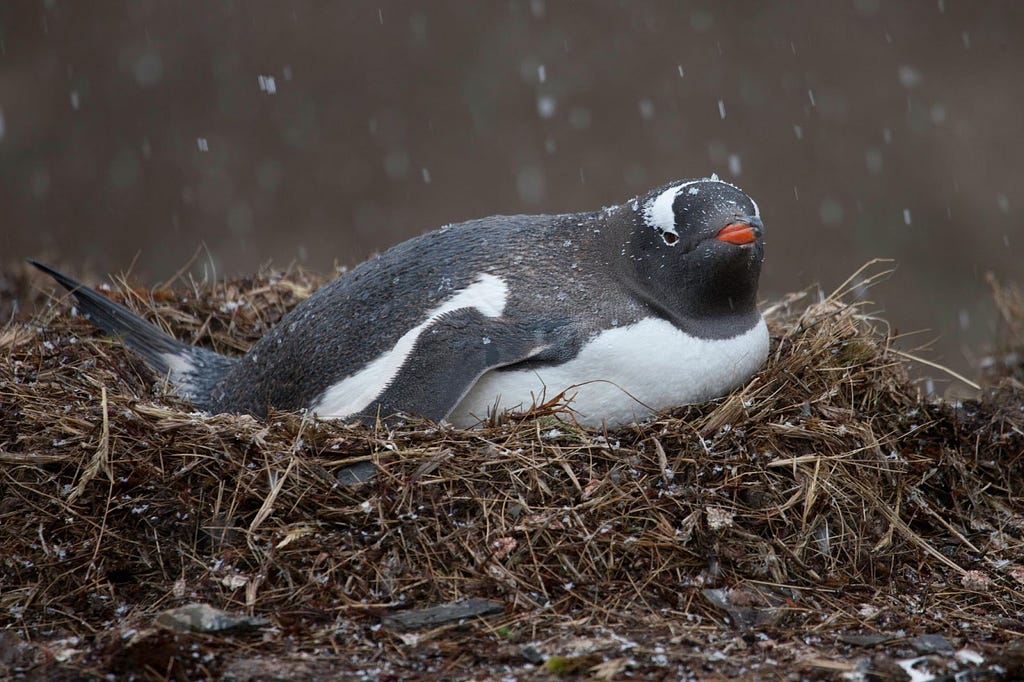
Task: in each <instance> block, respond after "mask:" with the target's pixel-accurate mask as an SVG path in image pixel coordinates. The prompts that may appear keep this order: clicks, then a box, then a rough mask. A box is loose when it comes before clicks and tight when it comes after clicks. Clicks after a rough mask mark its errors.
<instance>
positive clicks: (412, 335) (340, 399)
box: [312, 273, 508, 418]
mask: <svg viewBox="0 0 1024 682" xmlns="http://www.w3.org/2000/svg"><path fill="white" fill-rule="evenodd" d="M507 300H508V285H507V284H506V283H505V280H503V279H502V278H500V277H498V276H496V275H491V274H488V273H481V274H480V275H479V276H478V277H477V278H476V280H475V281H474V282H473V283H472V284H470V285H469V286H468V287H466V288H465V289H462V290H461V291H459V292H457V293H456V294H455V295H454V296H452V297H451V298H449V299H448V300H447V301H445V302H444V303H442V304H441V305H439V306H438V307H436V308H434V309H433V310H431V311H430V312H428V313H427V316H426V319H424V320H423V322H421V323H420V324H418V325H416V326H415V327H413V328H412V329H410V330H409V331H407V332H406V333H405V334H402V336H401V337H400V338H399V339H398V341H397V342H396V343H395V345H394V347H393V348H392V349H391V350H389V351H386V352H385V353H383V354H382V355H380V356H379V357H377V358H376V359H375V360H373V361H372V362H370V363H369V364H367V365H366V366H365V367H363V369H361V370H359V371H358V372H356V373H355V374H352V375H351V376H348V377H346V378H344V379H342V380H341V381H339V382H338V383H336V384H334V385H333V386H330V387H329V388H328V389H327V390H326V391H324V393H323V395H322V396H321V397H320V400H318V401H317V402H316V403H315V404H314V405H313V407H312V410H313V412H316V413H317V414H319V415H320V416H322V417H339V418H340V417H347V416H349V415H351V414H356V413H358V412H360V411H361V410H363V409H365V408H366V407H367V406H369V405H370V404H371V403H372V402H373V401H374V400H375V399H376V398H377V397H378V396H380V394H381V393H382V392H383V391H384V389H385V388H387V387H388V385H389V384H390V383H391V382H392V381H394V378H395V377H396V376H398V372H399V371H401V369H402V366H403V365H404V364H405V361H406V360H407V359H408V358H409V354H410V353H411V352H412V349H413V348H414V347H415V345H416V340H417V339H419V337H420V334H422V333H423V332H424V331H426V330H427V328H428V327H430V325H432V324H434V323H435V322H436V321H437V320H438V318H439V317H441V316H442V315H444V314H445V313H450V312H452V311H455V310H461V309H463V308H475V309H477V310H478V311H480V314H482V315H484V316H486V317H500V316H501V315H502V313H504V312H505V303H506V302H507Z"/></svg>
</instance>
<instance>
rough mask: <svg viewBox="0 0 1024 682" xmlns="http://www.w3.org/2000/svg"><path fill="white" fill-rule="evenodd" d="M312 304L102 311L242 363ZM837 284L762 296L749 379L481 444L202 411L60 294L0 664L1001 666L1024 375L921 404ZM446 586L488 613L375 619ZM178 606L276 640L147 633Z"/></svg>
mask: <svg viewBox="0 0 1024 682" xmlns="http://www.w3.org/2000/svg"><path fill="white" fill-rule="evenodd" d="M860 277H863V275H860ZM10 279H11V281H22V280H24V281H25V282H31V283H32V285H33V287H35V290H38V287H39V286H40V285H41V284H42V280H41V279H31V278H27V277H22V276H21V275H20V274H18V276H17V277H15V275H12V276H11V277H10ZM852 281H853V280H851V282H852ZM321 283H322V280H321V279H319V278H317V277H314V276H311V275H309V274H308V273H303V272H297V271H293V272H288V273H271V272H265V273H262V274H261V275H260V276H258V277H254V278H250V279H241V280H234V281H230V282H226V283H219V284H217V285H215V286H201V285H198V284H195V283H187V285H186V286H185V287H181V286H179V287H177V288H175V289H171V288H168V287H166V286H162V287H158V288H156V289H154V290H143V289H136V288H132V287H130V286H128V285H127V284H126V283H125V281H124V280H123V279H122V280H119V281H117V282H115V283H114V285H113V286H112V287H108V288H107V293H108V295H110V296H112V297H113V298H115V299H117V300H119V301H121V302H123V303H125V304H126V305H128V306H129V307H131V308H133V309H134V310H136V311H137V312H139V313H140V314H142V315H144V316H145V317H146V318H147V319H149V320H151V321H153V322H154V323H156V324H158V325H159V326H161V327H163V328H165V329H167V330H169V331H171V332H172V333H173V334H175V335H176V336H177V337H178V338H182V339H188V340H190V341H193V342H195V343H198V344H202V345H204V346H207V347H211V348H214V349H217V350H219V351H222V352H228V353H235V352H240V351H243V350H244V349H245V348H246V347H247V346H248V345H249V344H250V343H252V342H253V341H254V340H255V339H257V338H258V337H259V336H260V335H261V334H262V333H263V332H264V331H265V330H266V329H267V328H268V327H269V326H271V325H273V324H274V323H275V322H276V321H277V320H278V319H279V318H280V316H281V315H282V314H284V313H285V312H286V311H287V310H289V309H290V308H291V307H293V306H294V305H295V304H296V303H298V302H299V301H300V300H302V299H303V298H305V297H306V296H308V295H309V294H310V293H311V292H312V291H313V290H314V289H315V288H316V287H317V286H318V285H319V284H321ZM858 283H862V281H860V280H858ZM848 284H849V283H848ZM24 291H25V292H26V295H28V293H27V292H29V290H28V289H27V288H26V289H25V290H24ZM851 292H852V286H844V287H841V288H840V289H839V290H837V291H836V292H834V293H833V294H832V295H829V296H819V295H817V294H812V293H802V294H795V295H791V296H789V297H787V298H785V299H784V300H782V301H781V302H778V303H775V304H774V305H771V306H770V307H768V308H767V309H766V313H765V314H766V318H767V320H768V322H769V327H770V329H771V335H772V350H771V354H770V357H769V361H768V364H767V366H766V367H765V368H764V369H763V370H762V371H761V372H759V373H758V374H757V375H756V376H755V377H754V378H753V379H752V380H751V381H750V382H749V383H748V384H747V385H746V386H745V387H744V388H742V389H740V390H738V391H736V392H734V393H732V394H731V395H729V396H726V397H724V398H722V399H720V400H716V401H712V402H709V403H707V404H702V405H693V406H688V407H682V408H680V409H679V410H677V411H675V412H674V413H672V414H669V415H665V416H663V417H660V418H658V419H655V420H653V421H650V422H647V423H643V424H638V425H633V426H630V427H628V428H624V429H620V430H617V431H614V432H605V433H596V432H593V431H588V430H585V429H582V428H580V427H578V426H577V425H576V424H575V422H574V421H573V419H572V412H571V402H569V404H568V407H566V406H565V405H564V403H562V402H560V401H558V400H554V401H551V402H550V403H548V404H546V405H543V406H539V407H537V408H536V409H534V410H532V411H531V412H529V413H526V414H519V415H510V416H508V417H507V418H505V419H504V420H502V422H501V423H496V424H492V425H490V426H488V427H486V428H481V429H478V430H457V429H454V428H451V427H449V426H444V425H441V426H438V425H435V424H430V423H425V422H413V423H409V424H406V425H404V426H400V427H397V428H390V429H389V428H385V427H383V426H380V427H378V428H376V429H374V428H367V427H361V426H352V425H344V424H340V423H336V422H333V421H325V420H319V419H317V418H315V417H312V416H310V415H303V414H291V413H273V414H271V415H270V416H269V418H268V419H267V420H265V421H259V420H256V419H254V418H252V417H248V416H238V415H228V414H221V415H205V414H199V413H196V412H194V411H192V410H191V408H190V407H189V405H188V404H186V403H184V402H182V401H181V400H178V399H176V398H174V397H172V396H170V395H169V393H168V391H167V386H166V385H165V383H164V382H163V380H162V379H161V378H160V377H157V376H154V375H153V374H152V373H151V372H150V371H149V370H148V369H147V368H146V367H145V366H144V365H143V364H142V362H141V361H140V360H139V359H138V358H137V357H136V356H134V355H133V354H131V353H130V352H129V351H126V350H125V349H124V348H123V347H122V346H121V345H120V344H119V343H118V342H117V341H115V340H111V339H109V338H106V337H104V336H103V335H102V334H101V333H99V332H98V331H97V330H96V329H95V328H94V327H93V326H92V324H91V323H89V322H88V321H87V320H84V319H82V318H81V317H79V316H77V315H76V314H75V311H74V310H73V308H72V307H71V305H70V303H69V301H68V300H67V297H66V296H63V295H62V294H59V293H58V294H56V295H55V296H54V297H53V298H52V299H51V300H50V302H49V303H46V304H41V305H39V307H38V309H37V310H36V311H35V312H34V313H33V314H32V316H31V318H29V319H14V320H13V321H11V322H10V323H8V324H7V325H6V326H5V327H4V328H3V329H2V331H0V625H2V627H3V630H2V631H0V673H4V674H9V675H12V676H21V677H26V678H31V677H34V676H37V677H54V678H60V677H62V676H64V677H66V678H67V679H75V678H78V677H81V676H89V675H97V676H102V675H108V676H109V675H115V676H116V675H122V676H126V677H135V678H140V679H141V678H145V679H192V678H195V677H197V676H206V677H220V678H224V679H271V678H277V679H292V678H302V677H317V676H322V675H325V674H340V673H341V672H345V671H348V672H359V673H362V674H364V675H370V674H372V675H374V676H380V677H385V678H387V677H391V678H393V679H398V678H404V677H408V676H417V677H420V678H432V677H434V678H439V679H440V678H445V677H459V676H473V677H491V676H493V677H500V676H508V675H512V676H526V677H530V676H536V677H540V678H544V677H550V676H552V675H583V676H591V677H603V678H605V679H619V678H628V677H633V678H661V677H664V676H666V675H667V676H669V677H675V676H679V675H696V676H698V677H717V676H723V677H724V676H728V675H732V674H754V673H752V671H755V673H756V671H761V672H762V673H765V674H768V673H767V672H766V671H774V672H772V673H771V674H775V673H778V672H779V671H781V670H786V671H796V672H797V673H798V674H800V675H802V676H804V677H812V678H813V677H821V678H826V677H829V676H831V675H833V674H837V673H838V672H840V671H841V672H846V673H850V674H854V673H858V671H859V672H860V673H864V674H872V675H876V677H877V675H882V676H883V677H884V675H883V673H884V672H885V671H887V670H888V671H889V673H891V674H892V675H893V677H892V679H899V673H900V671H901V670H906V666H904V667H903V668H900V667H899V665H896V664H895V663H892V662H893V661H896V660H897V659H899V657H900V656H901V655H906V656H910V655H913V654H914V653H915V652H918V653H919V652H920V649H917V648H915V646H916V645H914V644H913V641H912V638H913V637H920V636H924V635H929V636H935V635H936V633H939V635H941V637H942V638H944V639H945V640H946V641H947V642H948V643H950V644H951V646H952V648H953V650H966V649H964V647H973V648H974V649H975V650H978V651H981V654H980V658H981V660H984V661H988V663H991V662H992V661H996V660H998V661H999V663H998V666H996V668H998V670H1004V671H1005V670H1011V671H1012V670H1019V668H1014V667H1013V666H1014V665H1018V663H1016V661H1018V660H1019V658H1020V657H1019V656H1018V653H1019V652H1017V651H1016V649H1014V645H1013V642H1015V641H1016V640H1017V639H1019V638H1020V637H1021V636H1024V619H1022V614H1024V500H1022V496H1021V490H1022V485H1021V481H1022V480H1024V385H1022V383H1021V381H1020V379H1019V378H1015V377H1013V376H1009V377H1005V378H1002V379H999V380H998V381H994V383H993V384H992V385H991V386H990V387H989V388H987V389H985V390H984V391H982V392H981V393H980V394H979V397H978V398H977V399H972V400H966V401H960V402H957V403H949V402H941V401H935V400H929V399H925V398H924V397H922V395H921V394H920V392H919V391H918V389H917V386H916V385H915V384H914V383H913V382H912V381H911V380H910V379H909V378H908V374H907V371H906V363H907V360H906V355H905V354H904V353H903V352H902V351H899V350H897V349H895V348H894V346H893V342H892V338H891V335H890V333H889V331H888V329H887V327H886V325H885V324H884V322H882V321H880V320H877V319H875V318H874V317H872V315H870V314H869V313H868V308H866V304H864V303H857V302H855V301H854V300H853V296H852V293H851ZM22 317H24V310H23V315H22ZM367 461H372V462H373V463H374V464H375V465H376V467H377V474H376V476H375V477H374V478H373V479H372V480H370V481H368V482H365V483H362V484H358V485H350V484H346V483H345V482H344V472H345V471H346V470H347V469H348V467H349V466H351V465H352V464H353V463H357V462H367ZM467 597H476V598H486V599H490V600H493V601H496V602H498V603H500V604H501V605H502V606H503V607H504V610H503V611H502V613H501V614H499V615H497V616H491V617H488V618H486V619H471V620H469V621H462V622H460V623H458V624H455V625H446V626H442V627H437V628H434V629H432V630H429V631H427V632H419V633H417V634H408V633H400V632H397V631H393V630H392V629H390V628H388V627H382V626H381V622H382V618H383V617H385V616H387V615H389V614H394V613H399V612H403V611H406V610H410V609H415V608H418V607H422V606H431V605H436V604H440V603H446V602H451V601H453V600H458V599H462V598H467ZM192 602H202V603H206V604H211V605H213V606H215V607H217V608H220V609H225V610H228V611H232V612H240V613H244V614H250V615H254V616H261V617H264V618H266V619H268V622H269V623H270V625H269V626H267V627H264V628H262V629H261V630H259V631H258V633H257V634H249V635H243V634H233V635H230V636H228V635H223V636H219V635H213V634H197V633H182V632H178V631H174V630H171V629H167V628H163V627H159V626H158V625H156V624H155V621H154V619H155V618H156V617H157V616H158V615H159V614H160V613H161V612H163V611H165V610H167V609H170V608H172V607H176V606H180V605H182V604H187V603H192ZM872 637H874V638H876V639H871V638H872ZM857 638H860V639H857ZM933 653H934V652H933ZM942 660H943V661H944V662H939V663H935V662H934V661H933V665H935V666H939V665H946V666H947V667H946V668H943V670H948V671H957V670H962V669H965V668H970V667H972V666H973V667H977V666H984V665H987V664H985V663H979V662H978V661H976V660H975V661H974V662H973V663H972V662H971V660H973V659H968V658H964V659H961V658H960V657H958V656H957V657H954V656H953V655H952V654H950V655H949V656H947V657H946V658H945V659H942ZM965 661H966V662H965ZM993 665H995V664H993ZM996 668H993V669H996ZM893 670H895V672H892V671H893ZM879 671H882V672H879ZM889 673H885V674H889ZM756 674H760V673H756ZM986 679H989V678H986ZM991 679H998V678H991Z"/></svg>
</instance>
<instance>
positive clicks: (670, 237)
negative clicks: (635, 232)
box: [661, 232, 679, 246]
mask: <svg viewBox="0 0 1024 682" xmlns="http://www.w3.org/2000/svg"><path fill="white" fill-rule="evenodd" d="M661 238H662V239H664V240H665V243H666V244H668V245H669V246H672V245H674V244H675V243H676V242H677V241H679V235H677V234H676V233H674V232H662V233H661Z"/></svg>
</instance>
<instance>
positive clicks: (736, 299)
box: [31, 175, 769, 428]
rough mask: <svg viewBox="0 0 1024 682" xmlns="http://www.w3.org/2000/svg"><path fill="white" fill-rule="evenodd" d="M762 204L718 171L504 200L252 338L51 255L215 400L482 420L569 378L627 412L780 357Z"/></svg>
mask: <svg viewBox="0 0 1024 682" xmlns="http://www.w3.org/2000/svg"><path fill="white" fill-rule="evenodd" d="M763 259H764V225H763V223H762V220H761V214H760V210H759V208H758V205H757V203H755V201H754V200H753V199H751V198H750V197H749V196H748V195H747V194H745V193H744V192H743V191H742V190H740V189H739V188H738V187H736V186H735V185H733V184H731V183H728V182H725V181H723V180H720V179H719V178H718V177H717V176H715V175H712V176H711V177H709V178H699V179H690V180H682V181H677V182H673V183H669V184H667V185H664V186H662V187H659V188H657V189H654V190H652V191H650V192H648V193H647V194H645V195H643V196H638V197H635V198H633V199H632V200H630V201H627V202H625V203H623V204H621V205H617V206H610V207H607V208H604V209H601V210H598V211H592V212H585V213H570V214H561V215H513V216H492V217H488V218H482V219H476V220H469V221H467V222H463V223H459V224H454V225H448V226H446V227H442V228H440V229H437V230H434V231H432V232H428V233H426V234H423V235H421V236H419V237H415V238H413V239H410V240H408V241H405V242H402V243H400V244H398V245H397V246H394V247H392V248H391V249H389V250H388V251H386V252H384V253H382V254H380V255H379V256H377V257H375V258H372V259H371V260H368V261H366V262H364V263H362V264H360V265H359V266H357V267H355V268H354V269H352V270H350V271H348V272H345V273H343V274H342V275H340V276H339V277H338V278H336V279H334V280H332V281H331V282H329V283H327V284H325V285H324V286H322V287H321V288H319V289H318V290H317V291H315V292H314V293H313V294H312V295H311V296H310V297H309V298H307V299H306V300H304V301H303V302H301V303H300V304H299V305H297V306H296V307H295V308H294V309H293V310H291V311H290V312H289V313H288V314H287V315H285V316H284V317H283V318H282V319H281V321H280V322H279V323H278V324H277V325H275V326H274V327H273V328H271V329H270V330H269V331H268V332H267V333H266V334H265V335H264V336H263V337H262V338H260V339H259V340H258V341H257V342H256V343H254V344H253V345H252V347H251V348H250V349H249V350H248V352H246V353H245V354H244V355H242V356H240V357H227V356H224V355H220V354H218V353H215V352H213V351H211V350H208V349H204V348H200V347H196V346H191V345H189V344H186V343H183V342H181V341H179V340H177V339H175V338H173V337H171V336H169V335H167V334H165V333H164V332H163V331H161V330H159V329H157V328H156V327H155V326H153V325H151V324H150V323H148V322H146V321H145V320H143V319H142V318H140V317H139V316H137V315H135V314H134V313H132V312H131V311H129V310H128V309H127V308H125V307H124V306H122V305H120V304H118V303H116V302H114V301H112V300H110V299H108V298H107V297H105V296H103V295H101V294H99V293H98V292H96V291H95V290H93V289H91V288H89V287H87V286H84V285H82V284H81V283H79V282H77V281H75V280H73V279H71V278H69V277H67V276H65V275H63V274H61V273H60V272H57V271H56V270H54V269H52V268H50V267H48V266H46V265H44V264H42V263H39V262H36V261H31V262H32V263H33V264H34V265H35V266H36V267H38V268H39V269H41V270H43V271H44V272H46V273H48V274H49V275H51V276H52V277H53V278H54V279H56V281H57V282H59V283H60V284H61V285H62V286H64V287H65V288H67V289H68V290H69V291H71V292H72V293H73V294H74V296H75V298H76V299H77V303H78V305H79V308H80V309H81V310H82V311H83V312H84V313H85V314H86V315H87V316H88V317H89V318H91V319H92V320H93V321H94V322H95V323H96V324H97V325H98V326H99V327H101V328H102V329H103V330H105V331H106V332H107V333H109V334H112V335H116V336H119V337H120V338H121V339H122V340H123V342H124V343H125V344H126V345H127V346H128V347H129V348H131V349H133V350H134V351H136V352H138V353H139V354H140V355H141V356H142V358H143V359H144V360H145V361H146V362H147V364H148V365H149V366H150V367H151V368H152V369H153V370H154V371H155V372H156V373H158V374H160V375H165V376H167V377H169V379H170V381H171V384H172V386H173V390H174V391H175V392H176V393H177V394H179V395H181V396H183V397H185V398H187V399H189V400H191V401H192V402H193V404H194V405H195V406H196V407H197V408H198V409H200V410H203V411H207V412H211V413H218V412H234V413H245V414H251V415H254V416H257V417H264V416H265V415H266V414H267V410H268V409H269V408H276V409H281V410H300V409H307V410H310V411H312V412H314V413H316V414H317V415H318V416H320V417H323V418H339V419H343V420H353V421H363V422H367V423H373V422H374V421H375V420H377V419H380V418H388V419H401V418H403V416H404V415H408V416H415V417H423V418H426V419H428V420H432V421H435V422H449V423H451V424H453V425H455V426H456V427H472V426H476V425H479V424H482V423H485V422H486V421H487V420H488V419H489V418H491V417H492V416H494V415H496V414H500V413H502V412H505V411H508V410H526V409H529V408H530V407H531V406H534V405H539V404H543V403H544V402H546V401H548V400H551V399H552V398H555V397H558V396H561V397H562V398H563V399H565V400H567V401H568V405H569V408H570V409H571V410H572V411H573V412H574V416H575V418H576V420H577V422H578V423H579V424H580V425H582V426H584V427H591V428H602V427H606V428H615V427H618V426H622V425H624V424H627V423H631V422H634V421H638V420H642V419H644V418H647V417H649V416H651V415H653V414H657V413H660V412H662V411H664V410H667V409H669V408H672V407H676V406H680V405H683V404H690V403H698V402H704V401H707V400H710V399H713V398H716V397H720V396H722V395H725V394H726V393H728V392H729V391H731V390H733V389H735V388H737V387H739V386H741V385H743V384H744V383H745V382H746V381H747V380H748V379H749V378H750V377H751V376H752V375H753V374H754V373H755V372H756V371H757V370H758V369H760V368H761V367H762V365H763V364H764V363H765V361H766V359H767V355H768V343H769V339H768V330H767V327H766V325H765V322H764V319H763V318H762V317H761V314H760V312H759V310H758V308H757V287H758V279H759V276H760V271H761V264H762V261H763Z"/></svg>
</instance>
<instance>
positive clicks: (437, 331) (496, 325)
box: [364, 308, 561, 421]
mask: <svg viewBox="0 0 1024 682" xmlns="http://www.w3.org/2000/svg"><path fill="white" fill-rule="evenodd" d="M559 326H561V325H560V323H552V324H551V325H550V328H548V329H538V328H536V327H532V328H529V329H526V328H523V327H522V326H521V325H516V324H513V323H511V322H509V321H508V320H506V319H504V318H494V317H486V316H484V315H482V314H481V313H480V312H479V311H478V310H476V309H472V308H463V309H460V310H456V311H453V312H451V313H448V314H446V315H444V316H443V317H441V318H440V319H439V320H438V321H437V322H436V323H434V324H433V325H432V326H431V327H430V328H429V329H427V330H426V331H425V332H424V333H423V334H422V335H421V336H420V337H419V339H418V340H417V342H416V346H415V347H414V348H413V350H412V352H411V353H409V356H408V357H407V358H406V359H405V362H404V363H403V364H402V368H401V369H400V370H399V372H398V374H397V375H396V376H395V378H394V380H393V381H392V382H391V383H390V384H389V385H388V386H387V388H385V389H384V391H383V392H382V393H381V394H380V395H379V396H378V397H377V399H376V400H375V401H374V402H373V404H372V405H371V406H370V409H369V410H365V411H364V412H371V411H373V412H377V410H379V412H377V413H378V414H380V415H381V416H389V415H392V414H395V413H399V412H401V413H406V414H410V415H415V416H420V417H426V418H427V419H430V420H432V421H441V420H443V419H445V418H447V417H448V415H449V414H451V412H452V410H453V409H455V407H456V406H457V405H458V404H459V402H460V401H461V400H462V399H463V398H464V397H465V396H466V394H467V393H468V392H469V390H470V389H471V388H472V387H473V385H474V384H475V383H476V382H477V380H478V379H479V378H480V377H481V376H482V375H483V374H484V373H485V372H487V371H488V370H493V369H496V368H499V367H505V366H508V365H513V364H516V363H519V362H523V361H525V360H529V359H530V358H533V357H535V356H537V355H538V354H540V353H543V352H544V351H546V350H547V349H548V348H549V347H550V346H551V341H550V339H551V332H552V331H553V330H554V329H555V328H557V327H559ZM366 416H368V417H371V418H375V417H376V415H375V414H367V415H366Z"/></svg>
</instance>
